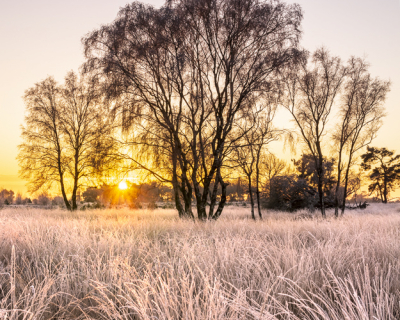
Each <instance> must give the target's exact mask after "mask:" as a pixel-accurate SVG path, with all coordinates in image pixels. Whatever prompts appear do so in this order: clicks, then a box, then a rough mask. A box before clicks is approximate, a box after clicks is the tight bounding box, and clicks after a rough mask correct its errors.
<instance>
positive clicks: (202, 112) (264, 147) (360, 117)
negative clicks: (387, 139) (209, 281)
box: [18, 0, 397, 220]
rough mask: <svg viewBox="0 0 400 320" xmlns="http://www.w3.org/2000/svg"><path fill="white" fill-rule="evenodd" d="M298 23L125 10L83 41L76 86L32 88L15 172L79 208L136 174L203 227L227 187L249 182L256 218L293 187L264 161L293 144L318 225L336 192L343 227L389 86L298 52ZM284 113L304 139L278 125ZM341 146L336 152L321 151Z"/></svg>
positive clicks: (224, 4)
mask: <svg viewBox="0 0 400 320" xmlns="http://www.w3.org/2000/svg"><path fill="white" fill-rule="evenodd" d="M302 16H303V15H302V10H301V8H300V6H298V5H289V4H286V3H284V2H280V1H277V0H271V1H267V0H266V1H263V0H241V1H237V0H204V1H197V0H177V1H167V2H166V4H165V5H164V6H162V7H160V8H158V9H156V8H154V7H152V6H149V5H144V4H141V3H138V2H134V3H132V4H128V5H126V6H125V7H124V8H122V9H121V10H120V12H119V14H118V16H117V18H116V20H115V21H113V22H112V23H110V24H107V25H103V26H102V27H100V28H99V29H97V30H95V31H93V32H91V33H89V34H88V35H87V36H85V37H84V38H83V45H84V53H85V58H86V62H85V63H84V65H83V67H82V74H81V75H79V76H78V75H76V74H75V73H69V74H68V75H67V77H66V79H65V83H64V84H62V85H59V84H57V83H56V82H55V81H54V79H53V78H48V79H46V80H44V81H42V82H40V83H38V84H36V85H35V86H34V87H33V88H31V89H29V90H27V92H26V94H25V102H26V106H27V116H26V120H25V126H24V127H23V128H22V138H23V141H24V142H23V144H21V145H20V153H19V157H18V160H19V163H20V166H21V176H22V178H24V179H25V180H27V181H29V184H28V186H29V190H30V191H31V192H37V191H39V190H44V189H47V188H49V187H51V186H52V185H53V184H56V185H57V186H58V187H59V189H60V192H61V194H62V197H63V199H64V203H65V205H66V207H67V208H68V209H70V210H75V209H77V200H76V194H77V190H78V189H80V188H84V187H85V186H100V185H101V184H102V183H104V181H105V180H106V178H110V177H112V176H113V175H114V176H116V175H117V174H118V172H120V173H121V172H123V171H125V173H126V172H127V171H130V170H137V172H140V173H141V174H143V175H150V176H151V177H152V178H153V179H154V180H157V181H158V182H159V183H162V184H164V185H169V186H171V188H172V199H173V201H174V204H175V207H176V209H177V211H178V213H179V216H180V217H187V218H194V214H193V209H192V203H193V201H194V203H195V206H196V211H197V217H198V219H200V220H206V219H218V217H219V216H220V215H221V213H222V210H223V208H224V206H225V204H226V202H227V199H228V198H229V184H230V183H231V181H232V179H235V177H236V178H238V177H239V176H243V178H244V179H245V180H246V184H247V187H248V194H249V200H250V202H251V214H252V217H253V218H254V219H255V218H256V216H255V206H257V209H258V216H259V217H260V218H261V217H262V214H261V202H262V193H263V192H265V190H264V189H263V188H264V187H263V185H262V179H263V177H264V176H265V175H266V174H267V175H269V180H268V181H269V182H268V184H269V190H270V191H269V192H270V198H272V194H273V192H278V191H277V190H278V189H276V188H275V189H274V188H272V187H273V186H274V185H275V184H276V183H278V181H279V179H281V180H282V179H286V183H289V184H293V183H292V180H293V179H292V178H293V177H292V176H290V175H286V176H285V177H284V178H283V177H282V176H281V175H280V173H281V171H282V170H283V169H282V163H280V164H279V160H277V159H276V158H274V157H272V156H269V153H268V144H269V143H270V142H272V141H276V140H278V139H281V138H283V137H284V136H285V137H286V139H288V141H291V142H292V143H295V142H297V141H301V142H302V145H303V147H304V150H305V152H304V153H305V154H307V159H306V160H307V161H306V162H307V165H308V166H309V167H308V168H304V170H305V171H304V172H303V173H301V174H300V175H299V176H298V179H300V180H298V179H297V178H296V179H297V180H296V183H295V184H294V185H295V186H294V188H300V189H301V188H303V186H302V185H301V183H303V182H299V181H303V180H304V183H305V184H307V186H309V187H310V188H309V192H311V193H312V192H315V193H314V194H313V197H316V198H317V199H318V204H317V207H319V208H320V210H321V213H322V215H323V216H325V200H326V197H327V190H330V191H331V190H333V189H334V192H333V191H332V192H333V193H332V194H333V196H334V200H333V201H334V205H335V208H336V215H338V210H339V208H342V212H343V210H344V208H345V201H346V195H347V194H348V188H349V183H350V180H351V172H352V170H351V169H352V166H353V165H354V164H355V163H356V162H357V153H358V152H359V151H360V150H362V149H363V148H364V147H365V146H367V145H369V144H370V142H371V141H372V140H373V139H374V138H375V137H376V134H377V131H378V129H379V127H380V126H381V123H382V118H383V116H384V114H385V113H384V108H383V103H384V101H385V98H386V94H387V92H388V91H389V87H390V83H389V82H387V81H382V80H380V79H378V78H373V77H372V76H371V75H370V73H369V71H368V64H367V63H366V62H365V61H364V60H363V59H360V58H355V57H353V58H351V59H350V60H349V61H348V62H347V63H343V62H342V60H341V59H340V58H339V57H335V56H332V55H331V54H330V53H329V52H328V50H326V49H324V48H321V49H318V50H317V51H315V52H314V53H313V54H311V53H309V52H307V51H306V50H304V49H302V48H301V47H300V44H299V41H300V37H301V21H302ZM279 108H281V109H286V110H287V111H289V113H290V115H291V119H292V120H294V123H295V125H296V128H297V130H296V132H290V131H289V130H288V129H287V128H276V127H275V126H274V124H273V123H274V117H275V114H276V112H277V110H278V109H279ZM333 119H336V120H337V121H336V122H335V126H334V130H333V131H332V132H333V134H329V132H328V128H329V127H332V126H333ZM328 122H330V124H329V125H328ZM332 145H333V146H334V148H333V149H335V154H328V153H326V152H325V150H326V149H327V148H328V147H330V146H332ZM330 149H332V147H331V148H330ZM331 157H334V158H335V159H337V160H336V162H335V165H333V162H332V161H331V160H330V158H331ZM304 159H305V158H303V160H302V164H297V165H296V166H301V165H303V162H304V161H305V160H304ZM393 161H395V160H393ZM274 163H275V164H274ZM367 163H368V162H366V166H367ZM334 167H335V168H337V170H336V171H335V172H334V171H333V168H334ZM310 168H312V170H314V171H312V172H311V171H310V170H311V169H310ZM396 172H397V171H396ZM301 175H303V176H304V177H302V176H301ZM333 176H335V179H333ZM291 179H292V180H291ZM385 179H386V180H385V181H387V178H385ZM333 184H335V186H333ZM382 186H386V187H384V188H389V189H390V188H391V186H390V184H389V185H388V184H385V183H383V184H382V181H379V182H377V187H375V188H374V189H373V190H377V188H378V189H379V190H381V189H382V188H381V187H382ZM68 190H70V196H69V195H68ZM272 190H274V191H272ZM312 190H314V191H312ZM371 190H372V187H371ZM382 190H383V193H384V192H385V191H384V190H388V189H382ZM110 192H111V191H110ZM111 193H112V192H111ZM341 194H342V196H340V195H341ZM254 197H255V198H256V201H254Z"/></svg>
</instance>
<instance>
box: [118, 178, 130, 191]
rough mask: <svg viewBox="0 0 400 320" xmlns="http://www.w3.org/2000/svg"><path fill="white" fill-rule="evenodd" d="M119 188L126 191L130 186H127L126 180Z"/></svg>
mask: <svg viewBox="0 0 400 320" xmlns="http://www.w3.org/2000/svg"><path fill="white" fill-rule="evenodd" d="M118 188H119V189H120V190H126V189H128V185H127V184H126V182H125V181H124V180H122V181H121V182H120V183H119V184H118Z"/></svg>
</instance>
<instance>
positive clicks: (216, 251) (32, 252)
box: [0, 204, 400, 320]
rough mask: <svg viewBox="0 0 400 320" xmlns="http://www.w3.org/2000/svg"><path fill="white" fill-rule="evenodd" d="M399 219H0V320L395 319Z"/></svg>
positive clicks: (391, 208)
mask: <svg viewBox="0 0 400 320" xmlns="http://www.w3.org/2000/svg"><path fill="white" fill-rule="evenodd" d="M399 209H400V206H399V205H396V204H388V205H372V206H371V207H368V208H367V209H366V210H363V211H357V210H354V211H351V212H348V214H346V215H345V216H344V217H342V218H340V219H334V218H333V217H332V212H330V215H329V216H328V218H327V219H325V220H323V219H321V218H320V217H319V215H318V214H317V213H315V217H309V216H308V215H306V214H284V213H266V214H265V218H264V220H263V221H256V222H254V221H252V220H250V219H248V217H249V215H250V213H249V212H248V211H247V210H248V209H245V208H239V207H228V208H227V209H226V211H224V213H223V216H222V217H221V219H220V220H218V221H216V222H207V223H201V222H192V221H181V220H179V219H178V218H177V214H176V213H175V211H174V210H163V209H157V210H153V211H147V210H137V211H134V210H98V211H79V212H74V213H71V212H67V211H63V210H58V211H57V210H40V209H31V210H29V209H3V210H1V211H0V319H36V320H39V319H149V320H150V319H193V320H201V319H335V320H343V319H352V320H353V319H365V320H367V319H368V320H373V319H379V320H382V319H400V260H399V257H400V211H399Z"/></svg>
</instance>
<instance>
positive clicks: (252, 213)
mask: <svg viewBox="0 0 400 320" xmlns="http://www.w3.org/2000/svg"><path fill="white" fill-rule="evenodd" d="M248 180H249V197H250V204H251V218H252V219H253V220H256V216H255V215H254V199H253V190H251V175H249V176H248Z"/></svg>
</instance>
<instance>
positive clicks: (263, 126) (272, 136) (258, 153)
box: [230, 100, 282, 220]
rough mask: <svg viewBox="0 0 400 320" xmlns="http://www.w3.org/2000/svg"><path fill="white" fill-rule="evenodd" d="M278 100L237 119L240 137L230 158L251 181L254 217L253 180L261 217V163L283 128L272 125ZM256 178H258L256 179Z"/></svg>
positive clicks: (250, 193)
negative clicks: (240, 119) (268, 146)
mask: <svg viewBox="0 0 400 320" xmlns="http://www.w3.org/2000/svg"><path fill="white" fill-rule="evenodd" d="M276 102H277V100H275V101H274V102H272V101H270V103H267V104H266V105H262V106H261V107H259V108H255V109H254V110H252V113H251V114H250V115H249V117H247V118H245V119H244V120H243V124H240V123H238V124H237V128H236V132H237V135H238V136H239V137H240V138H238V139H235V142H234V143H233V150H232V153H231V155H230V161H231V162H232V163H233V164H236V167H238V168H240V170H241V171H242V172H243V173H244V174H245V176H246V178H247V182H248V192H249V198H250V204H251V217H252V219H254V220H255V214H254V198H253V187H254V185H253V182H254V183H255V192H256V200H257V209H258V216H259V218H260V219H262V213H261V200H260V165H261V161H262V155H263V154H264V153H265V151H266V150H265V148H266V146H267V145H268V144H269V143H270V142H272V141H276V140H277V139H279V137H280V135H281V133H282V130H278V129H276V128H274V127H273V125H272V122H273V119H274V116H275V113H276V107H277V103H276ZM254 180H255V181H254Z"/></svg>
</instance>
